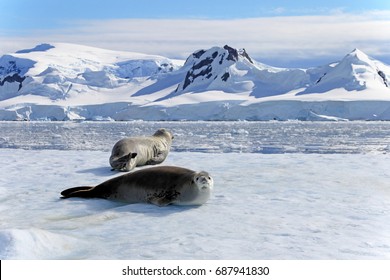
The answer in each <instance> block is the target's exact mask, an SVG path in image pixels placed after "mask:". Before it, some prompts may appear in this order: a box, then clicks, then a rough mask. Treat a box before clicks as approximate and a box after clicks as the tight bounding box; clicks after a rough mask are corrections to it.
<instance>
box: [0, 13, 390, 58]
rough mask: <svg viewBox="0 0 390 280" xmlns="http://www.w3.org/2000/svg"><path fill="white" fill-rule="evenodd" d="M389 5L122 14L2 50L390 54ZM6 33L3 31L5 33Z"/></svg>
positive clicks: (10, 43)
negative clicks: (351, 10) (50, 46)
mask: <svg viewBox="0 0 390 280" xmlns="http://www.w3.org/2000/svg"><path fill="white" fill-rule="evenodd" d="M389 18H390V11H371V12H366V13H362V14H346V13H342V12H338V13H334V14H331V15H322V16H284V17H282V16H280V17H264V18H252V19H233V20H207V19H176V20H168V19H150V20H147V19H118V20H105V21H80V22H74V23H71V24H68V25H67V26H66V27H64V28H63V29H61V30H37V31H35V32H34V33H33V34H32V35H31V36H24V37H12V38H10V37H8V38H7V37H6V38H0V39H1V41H2V42H5V43H2V46H0V53H4V52H6V51H7V52H10V51H15V50H18V49H20V47H21V46H22V45H23V47H31V46H32V45H34V44H36V43H41V42H49V43H50V42H68V43H78V44H85V45H91V46H97V47H103V48H108V49H114V50H127V51H135V52H143V53H149V54H160V55H165V56H168V57H172V58H174V57H175V58H177V57H178V58H186V56H188V55H189V54H190V53H191V52H193V51H195V50H197V49H200V48H209V47H211V46H216V45H219V46H223V45H225V44H229V45H231V46H233V47H236V48H242V47H245V48H246V50H247V51H248V53H249V54H251V55H252V56H253V57H256V58H257V59H258V60H260V61H261V58H267V59H268V61H269V60H272V59H276V60H279V61H286V62H288V61H292V60H300V59H308V60H309V59H314V60H315V59H319V58H321V57H336V58H341V56H343V55H344V54H346V53H347V52H349V51H351V50H352V49H354V48H360V49H362V50H363V51H365V52H367V53H368V54H369V55H371V56H373V57H376V56H381V57H385V56H388V57H390V40H389V38H390V20H389ZM0 37H1V35H0Z"/></svg>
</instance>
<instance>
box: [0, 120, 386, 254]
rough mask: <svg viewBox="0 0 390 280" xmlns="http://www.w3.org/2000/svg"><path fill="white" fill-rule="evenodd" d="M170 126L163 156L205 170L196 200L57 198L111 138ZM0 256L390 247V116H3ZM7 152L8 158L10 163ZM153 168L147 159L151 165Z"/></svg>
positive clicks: (89, 177) (103, 176) (92, 174)
mask: <svg viewBox="0 0 390 280" xmlns="http://www.w3.org/2000/svg"><path fill="white" fill-rule="evenodd" d="M162 126H165V127H167V128H168V129H170V130H171V131H172V132H173V133H174V134H175V139H174V143H173V145H172V151H171V153H170V154H169V156H168V158H167V160H166V161H165V162H164V163H163V164H164V165H177V166H183V167H187V168H191V169H194V170H205V171H208V172H210V174H211V175H212V176H213V178H214V184H215V188H214V193H213V195H212V197H211V199H210V200H209V201H208V202H207V203H206V204H204V205H202V206H199V207H180V206H168V207H163V208H160V207H157V206H154V205H148V204H122V203H118V202H112V201H107V200H101V199H92V200H83V199H76V198H75V199H67V200H61V199H60V198H59V197H60V191H61V190H63V189H65V188H68V187H73V186H78V185H83V184H97V183H99V182H102V181H104V180H107V179H109V178H111V177H113V176H118V175H120V174H118V173H113V172H112V171H110V167H109V164H108V158H109V154H110V149H111V145H112V143H114V142H115V140H116V139H118V138H122V137H124V136H127V135H149V134H150V132H152V131H153V130H154V129H156V128H158V127H162ZM0 129H1V130H0V131H1V135H0V159H1V162H2V163H3V166H2V175H1V178H0V201H1V203H0V225H1V229H0V258H1V259H141V260H147V259H168V260H169V259H225V260H227V259H294V260H295V259H297V260H300V259H377V260H378V259H388V258H390V237H389V234H388V232H389V231H390V224H389V223H388V221H389V219H390V203H389V201H390V200H389V198H390V192H389V186H388V182H389V178H390V173H389V170H390V165H389V163H390V161H389V154H388V152H389V151H390V138H389V136H388V135H390V134H389V131H390V124H389V123H386V122H320V123H318V122H253V123H252V122H184V123H182V122H162V123H155V122H122V123H116V122H91V123H72V122H64V123H52V122H17V123H15V122H0ZM5 163H6V164H5ZM146 168H148V167H146Z"/></svg>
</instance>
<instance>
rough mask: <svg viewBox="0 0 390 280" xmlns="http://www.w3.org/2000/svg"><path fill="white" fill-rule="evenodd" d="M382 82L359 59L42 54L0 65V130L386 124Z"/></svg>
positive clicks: (59, 50)
mask: <svg viewBox="0 0 390 280" xmlns="http://www.w3.org/2000/svg"><path fill="white" fill-rule="evenodd" d="M389 80H390V67H389V66H388V65H385V64H384V63H382V62H380V61H378V60H376V59H374V58H371V57H369V56H368V55H367V54H365V53H363V52H362V51H360V50H358V49H355V50H353V51H352V52H351V53H349V54H347V55H345V56H344V57H343V58H342V59H341V60H340V61H338V62H332V63H329V64H327V65H323V66H318V67H313V68H309V69H287V68H276V67H272V66H268V65H265V64H263V63H261V62H257V61H255V60H253V59H251V58H250V56H249V54H248V53H247V52H246V51H245V50H244V49H241V50H237V49H234V48H232V47H229V46H224V47H217V46H216V47H211V48H209V49H205V50H198V51H195V52H194V53H193V54H191V55H190V56H189V57H188V59H187V60H186V61H181V60H175V59H169V58H166V57H161V56H157V55H148V54H140V53H133V52H118V51H111V50H104V49H98V48H93V47H88V46H81V45H73V44H66V43H56V44H42V45H39V46H37V47H35V48H32V49H28V50H22V51H18V52H16V53H12V54H7V55H4V56H2V57H1V58H0V120H57V121H63V120H99V119H112V120H155V121H160V120H166V121H169V120H272V119H276V120H290V119H293V120H297V119H298V120H309V121H310V120H317V121H318V120H331V119H332V120H343V119H347V120H390V87H389ZM340 103H342V106H337V108H336V109H329V108H331V107H332V106H333V105H334V104H340ZM366 105H367V106H366ZM340 107H342V108H343V109H341V110H340ZM53 112H55V113H53ZM318 116H321V117H318Z"/></svg>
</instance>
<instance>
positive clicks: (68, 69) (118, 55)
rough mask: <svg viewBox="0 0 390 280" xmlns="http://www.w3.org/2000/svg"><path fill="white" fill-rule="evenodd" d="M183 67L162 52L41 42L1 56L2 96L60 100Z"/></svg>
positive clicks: (1, 97) (5, 97) (0, 88)
mask: <svg viewBox="0 0 390 280" xmlns="http://www.w3.org/2000/svg"><path fill="white" fill-rule="evenodd" d="M180 67H181V62H180V61H174V60H170V59H168V58H165V57H161V56H152V55H144V54H139V53H130V52H115V51H109V50H102V49H97V48H92V47H86V46H80V45H72V44H54V45H50V44H42V45H39V46H36V47H35V48H32V49H28V50H21V51H17V52H16V53H14V54H11V55H5V56H3V57H1V58H0V77H1V78H0V79H1V87H0V100H5V99H9V98H12V97H16V96H20V95H39V96H45V97H48V98H50V99H52V100H61V99H66V98H70V97H72V96H75V95H77V94H81V93H90V92H93V91H98V90H99V89H100V88H105V89H115V88H117V87H120V86H121V85H125V84H128V82H129V81H130V80H133V79H137V78H145V77H146V78H149V77H153V76H154V75H158V74H161V73H167V72H172V71H174V70H177V69H178V68H180Z"/></svg>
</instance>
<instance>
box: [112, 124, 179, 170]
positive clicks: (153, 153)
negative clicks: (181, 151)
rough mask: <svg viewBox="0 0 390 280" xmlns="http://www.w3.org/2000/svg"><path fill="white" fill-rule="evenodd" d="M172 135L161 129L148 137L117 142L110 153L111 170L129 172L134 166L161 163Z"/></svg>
mask: <svg viewBox="0 0 390 280" xmlns="http://www.w3.org/2000/svg"><path fill="white" fill-rule="evenodd" d="M172 139H173V135H172V134H171V133H170V132H169V131H167V130H166V129H164V128H162V129H159V130H157V131H156V132H155V133H154V134H153V135H152V136H149V137H128V138H124V139H121V140H119V141H118V142H117V143H116V144H115V145H114V147H113V148H112V151H111V156H110V165H111V167H112V170H119V171H125V172H126V171H130V170H133V169H134V168H135V167H136V166H143V165H155V164H159V163H162V162H163V161H164V160H165V159H166V157H167V156H168V153H169V150H170V148H171V144H172Z"/></svg>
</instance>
